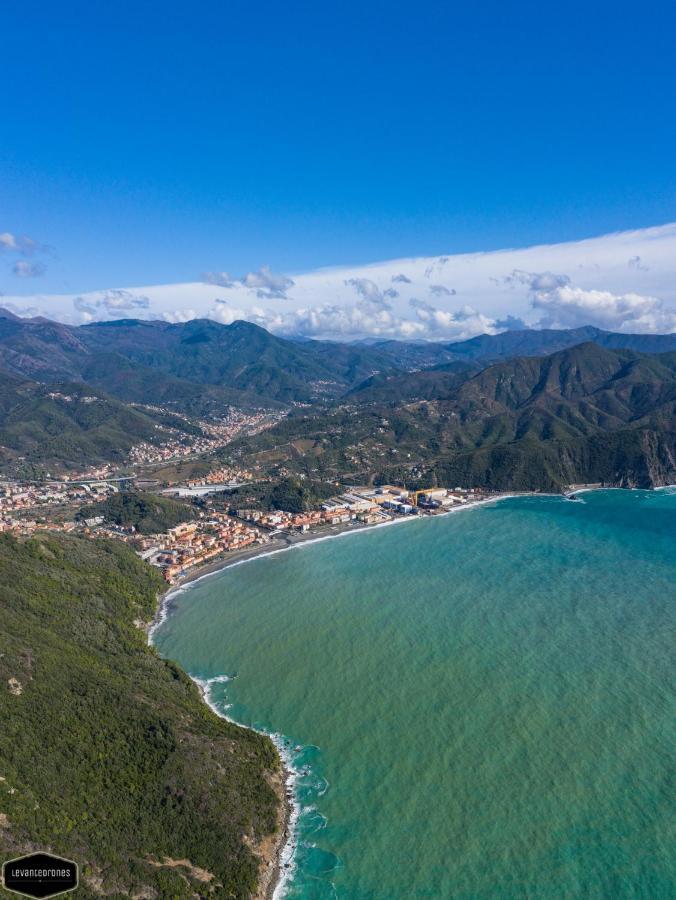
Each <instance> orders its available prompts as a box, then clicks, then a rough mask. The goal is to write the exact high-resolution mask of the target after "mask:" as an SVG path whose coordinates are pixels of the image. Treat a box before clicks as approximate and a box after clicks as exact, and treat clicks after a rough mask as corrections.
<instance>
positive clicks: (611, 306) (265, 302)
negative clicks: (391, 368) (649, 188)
mask: <svg viewBox="0 0 676 900" xmlns="http://www.w3.org/2000/svg"><path fill="white" fill-rule="evenodd" d="M5 243H7V241H5ZM9 243H10V244H11V241H10V242H9ZM8 252H14V253H16V252H17V251H16V250H10V251H8ZM630 260H638V262H635V263H632V264H631V265H630V264H629V261H630ZM646 260H649V261H650V265H649V267H648V265H646V264H645V261H646ZM218 282H222V283H219V284H218V287H217V288H216V289H215V288H214V285H215V284H216V283H218ZM16 283H17V284H18V283H19V282H18V279H16ZM24 284H26V286H28V284H30V282H28V281H26V282H24ZM289 288H292V289H291V290H290V289H289ZM437 288H439V289H440V288H444V289H445V291H448V292H449V293H448V294H447V293H445V292H444V290H436V289H437ZM454 290H455V291H457V297H455V296H453V294H452V291H454ZM221 291H222V293H221V296H222V297H223V296H227V300H228V303H227V304H226V303H225V302H224V301H222V300H221V301H219V302H217V301H216V299H215V293H218V292H221ZM8 293H10V292H8ZM126 293H127V294H128V295H131V296H132V297H140V298H145V299H146V300H147V301H149V302H148V305H145V303H144V301H143V300H141V302H140V303H139V302H138V301H137V302H136V303H135V304H133V305H132V306H131V307H129V306H128V302H127V301H126V300H125V298H124V296H122V297H121V298H119V297H116V295H115V294H114V293H112V295H111V294H110V292H105V291H98V292H92V293H89V294H80V295H74V294H70V295H47V294H40V293H37V292H35V293H33V294H32V295H27V294H25V295H23V296H21V295H19V294H18V293H14V294H13V295H12V296H9V297H7V298H6V300H7V302H12V303H14V304H15V306H16V307H17V308H18V309H22V308H23V309H26V308H27V307H28V306H31V307H37V308H39V309H40V310H41V311H42V313H43V314H44V315H47V316H50V317H52V318H57V319H61V320H64V321H73V320H76V321H82V320H83V318H84V317H86V316H89V317H94V318H112V317H120V316H122V315H124V312H123V310H124V308H125V307H127V308H131V309H133V311H134V312H133V314H134V315H135V316H139V317H145V318H147V317H149V316H151V315H152V316H153V317H156V318H161V317H163V316H165V317H166V318H167V319H168V320H176V321H178V320H183V319H185V318H186V317H190V316H197V317H207V316H208V317H210V318H213V319H214V320H216V321H222V322H226V323H227V322H231V321H235V320H236V319H238V318H241V319H246V320H248V321H251V322H255V323H256V324H259V325H263V326H264V327H267V328H269V329H270V330H272V331H275V332H277V333H279V334H308V335H311V336H313V337H323V338H338V339H351V338H360V337H368V336H369V335H373V336H380V337H382V336H387V337H427V338H431V339H436V340H446V339H449V338H450V339H453V338H455V337H456V336H463V337H464V336H467V337H470V336H472V333H473V334H477V333H480V332H481V331H493V330H494V331H502V330H505V329H508V328H515V327H520V326H521V325H523V324H525V325H526V326H529V327H542V326H543V325H544V324H557V325H560V326H566V325H579V324H587V323H591V324H594V325H597V326H599V327H602V328H608V329H616V330H624V331H631V330H633V331H654V330H672V329H676V324H674V315H675V314H676V223H674V224H672V225H663V226H659V227H656V228H650V229H644V230H641V231H631V232H623V233H619V234H611V235H606V236H603V237H598V238H592V239H589V240H584V241H576V242H570V243H563V244H552V245H542V246H536V247H525V248H522V249H511V250H499V251H493V252H482V253H465V254H458V255H456V256H446V257H426V258H425V257H418V258H409V259H395V260H390V261H386V262H377V263H372V264H368V265H360V266H349V267H346V266H343V267H336V268H330V269H318V270H315V271H311V272H305V273H291V274H289V275H276V274H274V273H272V272H271V271H270V269H269V268H265V267H264V268H263V269H261V270H260V271H259V272H250V273H248V275H246V276H244V277H243V278H239V279H232V278H230V276H229V274H228V273H227V272H213V273H210V275H209V277H208V278H207V276H204V278H202V279H201V280H199V281H195V282H192V283H189V284H164V285H154V286H147V285H144V286H137V287H133V286H130V287H128V288H127V289H126ZM107 294H108V295H109V296H108V302H105V300H104V298H105V297H106V295H107ZM78 296H79V305H80V306H82V307H83V308H82V309H81V310H79V309H77V308H75V307H74V301H75V299H76V297H78ZM280 296H283V297H284V298H285V299H284V302H280ZM458 297H462V301H463V304H464V305H463V306H461V307H460V308H458V302H457V298H458ZM416 298H425V300H429V301H431V302H429V303H427V304H426V305H423V304H424V300H419V299H416ZM411 300H415V304H417V305H415V304H414V305H413V306H412V305H411ZM3 302H4V300H3ZM85 307H86V308H85Z"/></svg>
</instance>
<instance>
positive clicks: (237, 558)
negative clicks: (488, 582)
mask: <svg viewBox="0 0 676 900" xmlns="http://www.w3.org/2000/svg"><path fill="white" fill-rule="evenodd" d="M518 496H559V495H545V494H539V493H537V492H523V493H511V494H510V493H505V494H500V495H498V496H495V497H488V498H486V499H483V500H477V501H475V502H473V503H465V504H462V506H457V507H454V508H452V509H448V510H445V511H444V512H439V513H435V514H433V515H428V516H405V517H404V516H402V517H401V518H396V519H391V520H389V521H387V522H378V523H375V524H372V525H366V524H364V523H356V522H354V521H351V522H346V523H343V524H341V525H327V526H324V527H322V528H321V529H319V530H318V531H308V532H305V533H298V534H292V533H284V534H280V535H278V536H277V537H276V539H275V538H272V539H271V541H270V542H269V543H267V544H259V545H257V546H255V547H248V548H246V549H244V550H241V551H234V552H233V553H232V555H231V556H226V557H224V558H221V559H217V560H212V561H211V562H209V563H206V564H205V565H203V566H195V568H194V570H193V571H191V572H189V573H188V574H187V575H185V576H183V577H182V578H180V579H179V580H178V581H177V583H175V584H172V585H167V588H166V589H165V590H164V591H163V592H162V593H160V594H158V598H157V599H158V605H157V611H156V613H155V616H154V618H153V620H152V621H151V622H150V623H149V624H148V626H147V639H148V644H149V645H150V646H154V644H153V636H154V634H155V631H156V630H157V629H158V628H159V627H160V626H161V625H162V623H163V622H165V621H166V619H167V617H168V616H169V615H170V614H171V608H172V607H171V601H172V598H173V597H174V596H178V595H180V594H182V593H183V592H184V591H186V590H187V589H188V588H189V587H190V586H191V585H193V584H197V582H198V581H200V580H201V579H203V578H209V577H210V576H211V575H216V574H218V573H219V572H222V571H224V570H225V569H228V568H230V567H231V566H236V565H241V564H243V563H246V562H250V561H252V560H255V559H259V558H262V557H264V556H272V555H274V554H277V553H285V552H286V551H287V550H293V549H294V548H295V547H301V546H304V545H306V546H308V545H310V544H314V543H319V542H320V541H327V540H332V539H333V538H338V537H343V536H345V535H349V534H362V533H364V532H367V531H373V530H375V529H377V528H386V527H389V526H392V525H401V524H405V523H408V522H419V521H421V519H433V518H440V517H444V516H448V515H453V514H454V513H457V512H460V511H461V510H467V509H474V508H476V507H478V506H485V505H487V504H489V503H497V502H499V501H500V500H507V499H510V498H513V497H518ZM278 544H282V546H278ZM187 674H188V676H189V677H190V678H191V680H192V681H193V682H194V683H195V684H196V685H197V687H198V689H199V691H200V694H201V695H202V699H203V701H204V702H205V703H206V704H207V706H208V707H209V708H210V709H211V710H212V711H213V712H214V713H215V714H216V715H217V716H218V717H219V718H222V719H225V720H226V721H228V722H231V723H232V724H233V725H237V726H238V727H239V728H250V726H248V725H243V724H242V723H241V722H237V721H236V720H235V719H232V718H230V717H229V716H228V715H226V714H225V713H223V712H221V711H220V710H219V709H218V708H217V707H216V706H215V704H214V703H213V701H212V700H211V697H210V688H211V685H212V684H216V683H219V682H220V683H223V682H227V681H229V680H230V679H229V677H228V676H227V675H222V676H216V677H215V678H211V679H208V680H206V681H204V680H201V679H198V678H195V677H194V676H192V675H190V673H187ZM250 730H252V731H256V730H257V729H253V728H250ZM260 733H261V734H265V736H266V737H268V738H270V740H271V741H272V742H273V744H274V745H275V749H276V750H277V754H278V756H279V761H280V766H281V773H282V779H281V790H280V793H279V797H280V803H281V821H280V828H279V831H278V832H277V833H276V834H275V835H274V836H273V837H274V842H273V852H272V854H271V856H270V858H269V859H266V858H265V856H264V855H262V856H261V859H262V866H261V872H260V875H259V878H260V885H259V889H258V891H257V892H256V894H255V895H254V897H253V900H282V898H283V897H284V893H283V891H284V887H285V885H286V883H287V881H288V880H289V879H290V878H291V877H292V875H293V872H294V869H295V864H294V856H295V850H296V833H295V831H296V825H297V822H298V819H299V817H300V814H301V807H300V804H299V802H298V800H297V799H296V796H295V783H296V778H297V775H296V773H295V771H294V769H293V768H292V766H291V756H290V755H289V753H288V751H287V748H286V745H285V742H284V738H283V736H282V735H278V734H269V733H268V732H260ZM268 873H269V874H268Z"/></svg>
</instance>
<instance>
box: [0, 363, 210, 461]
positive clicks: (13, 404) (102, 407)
mask: <svg viewBox="0 0 676 900" xmlns="http://www.w3.org/2000/svg"><path fill="white" fill-rule="evenodd" d="M169 429H171V430H172V432H177V433H183V434H199V429H198V428H196V427H195V426H193V425H191V424H190V423H188V422H186V421H185V419H182V418H179V417H177V416H173V415H170V414H164V413H158V412H156V411H154V410H150V409H136V408H133V407H131V406H128V405H125V404H124V403H121V402H120V401H119V400H115V399H114V398H112V397H108V396H106V395H105V394H103V393H101V392H100V391H96V390H94V389H93V388H91V387H89V386H88V385H86V384H83V383H82V382H75V383H73V382H71V383H66V384H61V383H55V384H49V385H45V384H39V383H37V382H35V381H29V380H28V379H20V378H15V377H13V376H12V375H8V374H6V373H4V372H0V466H2V467H3V468H7V467H10V468H11V467H12V465H14V466H16V465H18V464H19V461H20V460H24V461H25V462H26V463H27V464H28V465H31V464H35V465H42V464H46V465H48V466H51V465H57V466H58V467H62V468H75V469H77V468H81V467H82V466H83V465H85V464H87V465H92V464H97V463H103V462H122V461H123V460H124V458H125V456H126V454H127V453H128V451H129V450H130V448H131V447H132V446H133V445H134V444H137V443H139V442H140V441H147V442H149V443H159V442H160V441H161V440H162V439H163V438H166V436H167V434H168V433H169V431H168V430H169Z"/></svg>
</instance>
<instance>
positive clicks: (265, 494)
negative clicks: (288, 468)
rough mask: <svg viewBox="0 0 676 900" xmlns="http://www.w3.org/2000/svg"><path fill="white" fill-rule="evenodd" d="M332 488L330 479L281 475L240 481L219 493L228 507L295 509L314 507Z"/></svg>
mask: <svg viewBox="0 0 676 900" xmlns="http://www.w3.org/2000/svg"><path fill="white" fill-rule="evenodd" d="M335 492H336V485H335V484H334V483H333V482H332V483H326V482H321V481H310V480H307V479H305V480H299V479H297V478H281V479H279V480H278V481H263V482H256V483H255V484H250V485H243V486H242V487H240V488H236V489H235V490H234V491H228V492H223V494H222V496H223V498H224V501H225V502H226V503H227V505H228V506H229V507H230V508H231V509H266V510H269V509H283V510H286V511H287V512H294V513H296V512H304V511H305V510H308V509H314V508H315V507H316V506H317V505H318V504H319V503H321V502H322V500H326V498H327V497H331V496H332V495H333V494H335ZM216 496H221V495H216Z"/></svg>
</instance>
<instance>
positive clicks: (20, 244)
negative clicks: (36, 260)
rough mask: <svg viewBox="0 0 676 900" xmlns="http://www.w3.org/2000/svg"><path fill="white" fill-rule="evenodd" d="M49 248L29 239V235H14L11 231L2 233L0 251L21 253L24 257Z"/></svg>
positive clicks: (0, 235)
mask: <svg viewBox="0 0 676 900" xmlns="http://www.w3.org/2000/svg"><path fill="white" fill-rule="evenodd" d="M46 249H47V248H46V247H45V246H44V245H42V244H39V243H38V242H37V241H34V240H33V238H30V237H28V235H27V234H12V233H11V232H9V231H3V232H2V233H0V250H4V251H8V252H10V253H21V254H22V255H23V256H32V255H33V254H34V253H38V252H40V251H43V250H46Z"/></svg>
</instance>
